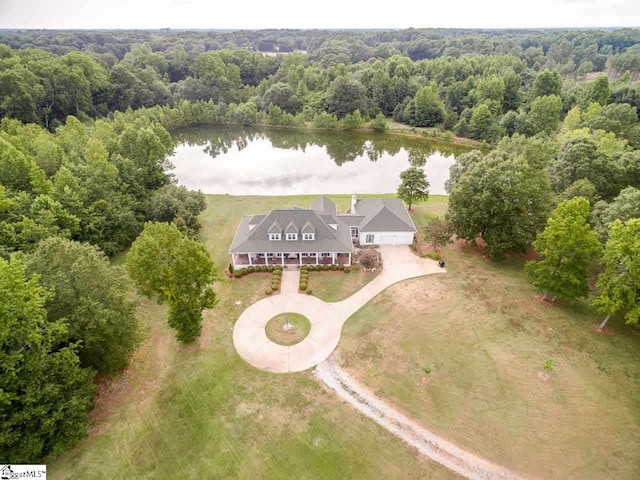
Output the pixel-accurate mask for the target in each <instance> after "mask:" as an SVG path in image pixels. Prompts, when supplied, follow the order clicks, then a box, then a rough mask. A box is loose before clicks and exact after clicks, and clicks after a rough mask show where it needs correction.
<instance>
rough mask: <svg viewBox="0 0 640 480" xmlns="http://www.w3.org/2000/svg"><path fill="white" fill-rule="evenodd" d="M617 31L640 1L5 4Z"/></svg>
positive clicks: (49, 14) (124, 19) (134, 18)
mask: <svg viewBox="0 0 640 480" xmlns="http://www.w3.org/2000/svg"><path fill="white" fill-rule="evenodd" d="M378 5H380V6H379V7H378ZM610 26H640V0H524V1H522V0H449V1H443V0H437V1H434V0H431V1H429V0H414V1H409V0H395V1H383V0H366V1H362V0H360V1H354V0H321V1H314V2H304V1H300V0H272V1H265V0H235V1H234V0H223V1H220V0H218V1H216V0H60V1H58V2H52V1H51V0H0V28H164V27H172V28H230V29H239V28H243V29H257V28H407V27H416V28H417V27H471V28H490V27H498V28H509V27H512V28H515V27H610Z"/></svg>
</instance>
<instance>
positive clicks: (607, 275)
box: [593, 218, 640, 328]
mask: <svg viewBox="0 0 640 480" xmlns="http://www.w3.org/2000/svg"><path fill="white" fill-rule="evenodd" d="M602 263H603V266H604V271H603V272H602V273H601V274H600V275H599V276H598V282H597V285H596V286H597V288H598V291H599V293H598V296H597V297H596V298H595V299H594V300H593V306H594V307H595V308H596V309H597V310H598V312H600V313H602V314H606V315H607V316H606V317H605V319H604V320H603V321H602V323H601V324H600V328H604V327H605V326H606V325H607V322H608V320H609V318H611V315H613V314H615V313H617V312H624V314H625V315H624V318H625V320H626V321H627V323H630V324H637V323H638V320H639V319H640V218H633V219H631V220H628V221H627V222H622V221H620V220H616V221H615V222H614V223H613V224H612V225H611V233H610V234H609V240H607V243H606V245H605V249H604V256H603V259H602Z"/></svg>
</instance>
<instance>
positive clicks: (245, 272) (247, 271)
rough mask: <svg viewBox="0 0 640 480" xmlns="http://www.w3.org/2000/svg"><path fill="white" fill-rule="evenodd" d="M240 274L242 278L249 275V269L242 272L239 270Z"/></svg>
mask: <svg viewBox="0 0 640 480" xmlns="http://www.w3.org/2000/svg"><path fill="white" fill-rule="evenodd" d="M240 273H241V274H242V276H243V277H244V276H245V275H247V274H249V273H250V272H249V269H248V268H243V269H242V270H240Z"/></svg>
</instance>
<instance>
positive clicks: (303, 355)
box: [233, 293, 342, 373]
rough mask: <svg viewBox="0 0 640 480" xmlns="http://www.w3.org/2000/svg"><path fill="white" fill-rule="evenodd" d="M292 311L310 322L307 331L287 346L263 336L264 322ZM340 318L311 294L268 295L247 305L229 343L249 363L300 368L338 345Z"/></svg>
mask: <svg viewBox="0 0 640 480" xmlns="http://www.w3.org/2000/svg"><path fill="white" fill-rule="evenodd" d="M287 312H295V313H300V314H301V315H304V316H305V317H307V318H308V319H309V321H310V322H311V331H310V332H309V335H307V336H306V337H305V338H304V339H303V340H302V341H301V342H300V343H296V344H295V345H291V346H289V347H287V346H284V345H278V344H277V343H274V342H272V341H271V340H269V339H268V338H267V335H266V333H265V326H266V324H267V322H268V321H269V320H270V319H271V318H273V317H275V316H276V315H279V314H281V313H287ZM341 330H342V322H341V321H340V319H339V318H338V317H337V314H336V312H335V310H334V308H333V306H332V305H331V304H329V303H326V302H324V301H322V300H320V299H319V298H316V297H313V296H311V295H300V294H297V293H294V294H283V295H276V296H273V297H268V298H264V299H262V300H260V301H259V302H256V303H254V304H253V305H251V306H250V307H249V308H247V309H246V310H245V311H244V312H242V315H240V318H238V321H237V322H236V325H235V327H234V329H233V344H234V346H235V347H236V350H237V351H238V353H239V354H240V356H241V357H242V358H243V359H245V360H246V361H247V362H248V363H250V364H251V365H253V366H255V367H257V368H260V369H262V370H266V371H268V372H280V373H282V372H300V371H302V370H306V369H308V368H311V367H313V366H315V365H317V364H318V363H320V362H321V361H322V360H324V359H325V358H327V357H328V356H329V355H330V354H331V352H333V350H334V349H335V348H336V346H337V345H338V341H339V340H340V331H341Z"/></svg>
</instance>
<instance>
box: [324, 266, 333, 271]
mask: <svg viewBox="0 0 640 480" xmlns="http://www.w3.org/2000/svg"><path fill="white" fill-rule="evenodd" d="M330 268H331V266H330V265H323V266H322V270H325V271H327V270H329V269H330Z"/></svg>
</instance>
